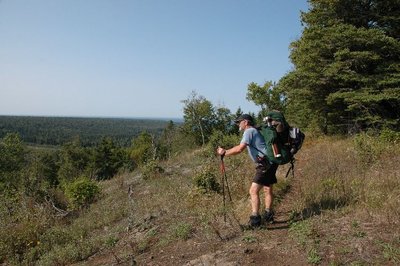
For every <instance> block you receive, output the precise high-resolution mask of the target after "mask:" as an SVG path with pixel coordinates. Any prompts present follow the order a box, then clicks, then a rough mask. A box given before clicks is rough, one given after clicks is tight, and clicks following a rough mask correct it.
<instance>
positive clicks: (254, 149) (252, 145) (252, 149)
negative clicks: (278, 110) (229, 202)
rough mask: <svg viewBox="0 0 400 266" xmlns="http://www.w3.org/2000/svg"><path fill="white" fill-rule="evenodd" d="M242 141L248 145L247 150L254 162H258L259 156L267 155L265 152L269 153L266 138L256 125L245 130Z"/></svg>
mask: <svg viewBox="0 0 400 266" xmlns="http://www.w3.org/2000/svg"><path fill="white" fill-rule="evenodd" d="M240 143H245V144H246V145H247V151H248V152H249V155H250V158H251V159H252V160H253V161H254V162H257V156H259V157H265V154H267V151H266V144H265V140H264V138H263V136H262V135H261V133H260V132H258V130H257V129H256V128H254V127H251V128H248V129H246V130H245V131H244V132H243V137H242V140H241V141H240ZM260 151H261V152H260Z"/></svg>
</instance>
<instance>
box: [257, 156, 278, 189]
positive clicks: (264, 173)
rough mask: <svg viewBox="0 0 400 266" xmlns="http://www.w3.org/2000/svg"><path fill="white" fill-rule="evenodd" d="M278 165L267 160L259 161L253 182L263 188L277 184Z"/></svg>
mask: <svg viewBox="0 0 400 266" xmlns="http://www.w3.org/2000/svg"><path fill="white" fill-rule="evenodd" d="M278 166H279V165H278V164H276V163H272V164H270V163H269V162H268V161H267V160H265V159H263V160H259V161H258V162H257V166H256V175H255V176H254V178H253V182H254V183H256V184H259V185H262V186H267V187H269V186H270V185H272V184H275V183H276V182H278V181H277V179H276V170H277V169H278Z"/></svg>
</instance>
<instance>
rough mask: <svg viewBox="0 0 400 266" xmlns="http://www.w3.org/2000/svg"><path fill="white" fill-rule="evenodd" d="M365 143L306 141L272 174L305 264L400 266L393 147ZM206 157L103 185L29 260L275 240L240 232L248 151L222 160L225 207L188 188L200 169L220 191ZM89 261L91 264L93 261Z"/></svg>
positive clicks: (213, 161) (215, 162) (217, 198)
mask: <svg viewBox="0 0 400 266" xmlns="http://www.w3.org/2000/svg"><path fill="white" fill-rule="evenodd" d="M368 141H370V143H366V144H365V146H363V147H362V148H360V146H359V144H357V142H356V141H355V140H354V139H334V138H323V139H313V140H311V139H308V140H307V142H306V143H305V144H304V146H303V149H302V150H301V151H300V152H299V154H298V158H299V159H298V162H297V163H296V167H297V168H296V176H295V179H294V180H292V179H287V180H285V179H284V178H283V176H284V175H285V174H286V169H287V166H284V167H281V168H280V169H279V172H278V179H279V183H278V185H277V186H276V188H275V193H276V195H277V204H276V206H277V209H278V210H277V211H278V212H279V210H280V208H281V207H280V204H288V203H286V202H284V199H285V198H286V197H287V196H288V195H291V196H293V197H294V200H292V201H291V202H290V206H286V207H287V208H290V209H291V210H292V213H293V215H292V217H291V218H292V219H293V220H292V222H293V223H292V226H291V229H290V230H289V236H290V237H292V238H293V239H295V240H296V241H297V242H298V244H299V247H298V248H299V249H304V250H305V251H306V254H307V261H308V263H310V264H324V265H349V264H354V265H356V264H371V263H372V264H386V263H393V264H395V263H398V262H399V260H400V254H399V253H400V251H399V250H400V230H399V224H398V223H399V222H398V221H399V218H400V211H399V210H400V208H399V207H400V196H399V195H400V176H399V165H400V157H399V154H400V150H399V147H398V145H397V146H393V145H389V144H388V143H383V142H379V141H376V140H375V142H374V139H368ZM378 145H379V147H378ZM207 153H208V152H207V151H204V150H199V151H194V152H190V153H185V154H181V155H179V156H178V157H174V158H172V159H171V160H169V161H168V162H162V163H158V164H159V166H160V167H161V168H162V169H163V170H164V172H162V173H160V172H155V173H154V174H153V175H150V176H147V177H146V179H143V178H142V175H141V172H140V171H135V172H133V173H129V174H121V175H120V176H118V177H116V178H114V179H113V180H109V181H105V182H102V183H101V186H102V197H101V199H100V200H99V201H98V202H97V203H95V204H93V205H91V207H90V208H89V209H88V210H87V211H85V212H84V213H81V214H80V215H79V217H77V218H75V219H74V220H72V221H70V222H69V223H66V224H63V223H60V224H59V225H58V226H56V227H53V228H51V229H50V230H48V231H47V232H45V233H44V234H42V235H41V236H40V237H39V239H38V243H40V244H38V245H37V246H36V247H35V248H34V249H32V250H31V251H32V252H31V253H32V254H33V255H32V256H31V257H32V258H36V259H37V260H38V263H39V264H40V265H55V264H60V265H64V264H70V263H73V262H79V261H82V260H83V261H84V262H83V263H82V264H85V265H86V264H88V265H96V264H102V263H103V262H102V259H104V263H103V264H107V263H110V258H112V259H111V261H112V263H113V264H115V263H122V262H124V263H127V262H129V261H133V260H134V258H136V257H140V256H144V255H145V254H154V253H157V254H159V253H160V252H167V251H166V250H169V251H171V252H177V251H176V250H175V251H174V249H178V247H179V246H180V244H179V243H183V246H190V245H191V246H193V247H195V248H193V252H200V251H199V249H200V248H201V247H203V248H208V249H209V248H210V247H213V248H214V249H217V248H218V247H217V246H218V243H227V241H230V240H231V239H232V240H234V239H235V241H238V239H239V241H241V243H244V244H246V245H247V244H248V245H252V244H254V243H255V244H257V245H261V244H262V243H264V242H265V243H267V242H268V241H269V240H274V236H275V235H274V234H276V233H274V231H269V230H268V231H267V230H266V231H260V232H257V231H255V232H251V233H249V231H245V232H243V231H242V230H241V228H240V224H244V223H246V222H247V219H248V216H249V212H250V203H249V198H248V188H249V186H250V180H251V176H252V174H253V169H252V168H251V163H250V162H249V160H248V158H247V154H245V153H243V154H241V155H239V156H233V157H228V158H225V166H226V174H227V178H228V184H229V190H230V194H231V196H232V202H230V201H229V198H228V194H227V193H226V206H225V208H224V207H223V204H222V195H221V193H216V192H209V193H204V191H203V190H201V189H199V188H198V187H196V185H195V177H196V175H198V174H199V173H201V172H202V171H203V172H204V171H207V172H208V173H210V176H211V177H212V176H214V177H215V179H216V181H218V182H219V183H220V184H221V178H222V175H221V173H220V169H219V167H220V160H219V158H215V157H209V156H207ZM147 174H148V173H147ZM225 192H227V191H225ZM281 202H282V203H281ZM224 218H225V219H224ZM200 243H203V245H200ZM232 243H234V242H232ZM283 248H286V247H283ZM153 252H154V253H153ZM93 254H96V257H95V258H90V256H91V255H93ZM198 255H199V254H198ZM171 256H172V255H171ZM193 256H196V255H195V254H193ZM239 256H240V255H239ZM150 257H151V255H150Z"/></svg>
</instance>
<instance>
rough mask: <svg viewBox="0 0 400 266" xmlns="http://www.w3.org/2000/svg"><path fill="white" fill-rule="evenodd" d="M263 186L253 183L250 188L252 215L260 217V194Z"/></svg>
mask: <svg viewBox="0 0 400 266" xmlns="http://www.w3.org/2000/svg"><path fill="white" fill-rule="evenodd" d="M262 187H263V186H262V185H259V184H257V183H254V182H253V183H251V186H250V190H249V193H250V200H251V211H252V215H258V214H259V210H260V196H259V192H260V190H261V188H262Z"/></svg>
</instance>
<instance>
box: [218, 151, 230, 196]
mask: <svg viewBox="0 0 400 266" xmlns="http://www.w3.org/2000/svg"><path fill="white" fill-rule="evenodd" d="M221 172H222V174H223V178H225V183H226V189H227V190H228V196H229V201H231V202H232V196H231V191H230V189H229V184H228V178H227V177H226V172H225V163H224V156H222V155H221Z"/></svg>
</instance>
